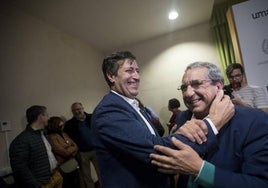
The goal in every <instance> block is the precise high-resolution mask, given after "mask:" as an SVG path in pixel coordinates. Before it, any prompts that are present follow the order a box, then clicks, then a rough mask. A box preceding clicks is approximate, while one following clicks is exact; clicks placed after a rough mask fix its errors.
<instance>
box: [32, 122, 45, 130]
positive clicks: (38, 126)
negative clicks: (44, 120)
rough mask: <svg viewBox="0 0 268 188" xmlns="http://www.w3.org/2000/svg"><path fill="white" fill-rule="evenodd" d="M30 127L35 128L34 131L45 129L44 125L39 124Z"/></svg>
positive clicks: (34, 123) (35, 123)
mask: <svg viewBox="0 0 268 188" xmlns="http://www.w3.org/2000/svg"><path fill="white" fill-rule="evenodd" d="M30 126H31V127H32V128H33V130H40V129H44V125H43V124H40V123H38V122H33V123H32V124H31V125H30Z"/></svg>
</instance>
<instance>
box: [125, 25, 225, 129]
mask: <svg viewBox="0 0 268 188" xmlns="http://www.w3.org/2000/svg"><path fill="white" fill-rule="evenodd" d="M126 49H128V50H130V51H132V52H133V54H134V55H135V56H136V57H137V59H138V62H139V65H140V69H141V84H140V93H139V98H140V99H141V100H142V101H143V103H144V104H145V105H147V106H150V107H152V108H153V109H154V110H155V111H156V113H157V114H159V115H160V118H161V121H162V124H163V125H165V128H166V133H167V132H168V131H167V127H166V123H167V122H168V120H169V118H170V116H171V112H169V111H168V108H167V104H168V100H169V99H171V98H174V97H175V98H178V99H179V100H180V102H181V109H182V110H185V109H186V107H185V105H184V103H183V100H182V96H181V92H180V91H178V90H177V88H178V86H179V85H180V83H181V77H182V75H183V73H184V70H185V68H186V66H187V65H188V64H190V63H192V62H194V61H208V62H211V63H214V64H216V65H218V66H219V67H221V66H220V65H219V58H218V55H217V52H216V48H215V43H214V41H213V37H212V33H211V30H210V26H209V23H204V24H200V25H196V26H194V27H191V28H187V29H185V30H183V31H179V32H175V33H172V34H170V35H166V36H162V37H159V38H156V39H153V40H150V41H146V42H144V43H141V44H137V45H134V46H129V47H126Z"/></svg>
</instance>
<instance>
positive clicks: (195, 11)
mask: <svg viewBox="0 0 268 188" xmlns="http://www.w3.org/2000/svg"><path fill="white" fill-rule="evenodd" d="M215 1H216V2H218V1H220V2H221V1H224V0H215ZM9 2H10V3H12V4H13V5H15V6H16V7H18V8H19V9H22V10H23V11H24V12H26V13H27V14H30V15H32V16H34V17H36V18H38V19H40V20H42V21H44V22H46V23H48V24H50V25H53V26H55V27H56V28H58V29H59V30H61V31H64V32H66V33H68V34H70V35H73V36H75V37H77V38H79V39H81V40H83V41H85V42H87V43H89V44H90V45H91V46H92V47H94V48H96V49H98V50H100V51H101V52H107V51H111V50H115V49H117V48H122V47H124V46H127V45H132V44H135V43H139V42H141V41H145V40H149V39H152V38H155V37H158V36H161V35H165V34H168V33H171V32H174V31H177V30H180V29H184V28H187V27H190V26H192V25H196V24H199V23H203V22H206V21H208V20H209V19H210V16H211V12H212V8H213V4H214V0H202V1H200V0H9ZM174 9H176V10H178V11H179V18H178V19H177V20H173V21H169V20H168V18H167V15H168V12H169V11H170V10H174Z"/></svg>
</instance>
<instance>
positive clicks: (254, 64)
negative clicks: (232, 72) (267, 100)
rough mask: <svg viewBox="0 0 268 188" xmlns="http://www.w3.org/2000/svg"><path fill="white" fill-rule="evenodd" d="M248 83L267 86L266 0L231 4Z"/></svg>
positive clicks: (267, 6) (267, 35) (267, 38)
mask: <svg viewBox="0 0 268 188" xmlns="http://www.w3.org/2000/svg"><path fill="white" fill-rule="evenodd" d="M232 10H233V15H234V22H235V26H236V29H237V35H238V36H237V37H238V41H239V46H240V50H241V55H242V59H243V63H244V67H245V72H246V76H247V81H248V84H251V85H259V86H268V0H250V1H246V2H243V3H240V4H237V5H234V6H232Z"/></svg>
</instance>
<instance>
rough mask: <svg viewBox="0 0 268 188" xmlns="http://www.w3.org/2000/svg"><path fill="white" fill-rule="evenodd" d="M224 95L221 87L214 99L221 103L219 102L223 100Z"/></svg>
mask: <svg viewBox="0 0 268 188" xmlns="http://www.w3.org/2000/svg"><path fill="white" fill-rule="evenodd" d="M223 96H224V92H223V90H222V89H220V90H219V91H218V93H217V95H216V97H215V99H214V102H216V103H219V102H220V101H221V100H222V98H223Z"/></svg>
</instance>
